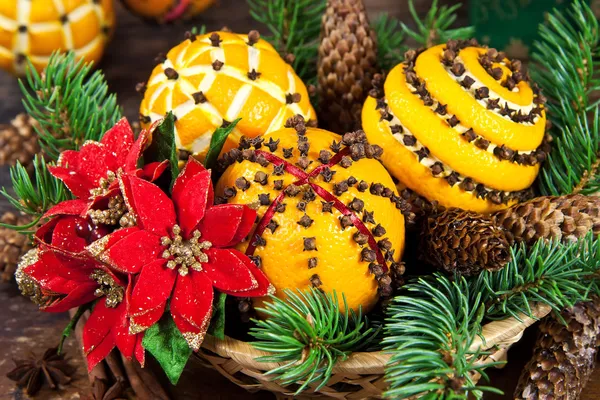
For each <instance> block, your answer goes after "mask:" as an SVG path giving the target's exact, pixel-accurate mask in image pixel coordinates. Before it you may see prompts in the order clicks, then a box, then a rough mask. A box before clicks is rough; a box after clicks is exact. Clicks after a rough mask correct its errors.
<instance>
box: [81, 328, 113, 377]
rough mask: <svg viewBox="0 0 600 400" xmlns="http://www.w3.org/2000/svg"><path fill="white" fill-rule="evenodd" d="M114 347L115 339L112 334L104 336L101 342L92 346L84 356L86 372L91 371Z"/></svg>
mask: <svg viewBox="0 0 600 400" xmlns="http://www.w3.org/2000/svg"><path fill="white" fill-rule="evenodd" d="M114 348H115V339H114V338H113V337H112V335H110V336H107V337H105V338H104V340H102V342H100V343H99V344H98V345H97V346H96V347H94V349H93V350H91V351H90V352H89V353H88V354H87V355H86V356H85V358H86V361H87V366H88V373H89V372H91V371H92V370H93V369H94V367H95V366H96V365H98V364H99V363H100V362H101V361H102V360H104V359H105V358H106V357H107V356H108V355H109V354H110V352H111V351H112V350H113V349H114Z"/></svg>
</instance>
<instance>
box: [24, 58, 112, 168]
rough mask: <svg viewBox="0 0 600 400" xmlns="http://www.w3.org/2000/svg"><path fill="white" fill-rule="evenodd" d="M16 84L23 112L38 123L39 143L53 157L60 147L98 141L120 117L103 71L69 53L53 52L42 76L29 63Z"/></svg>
mask: <svg viewBox="0 0 600 400" xmlns="http://www.w3.org/2000/svg"><path fill="white" fill-rule="evenodd" d="M19 85H20V87H21V91H22V93H23V104H24V106H25V109H26V111H27V112H28V113H29V115H31V116H32V117H33V118H35V119H36V120H37V121H39V123H40V128H39V129H37V132H38V134H39V137H40V145H41V147H42V149H43V151H44V153H45V154H46V155H47V156H49V157H50V158H52V159H53V160H56V159H57V158H58V156H59V154H60V153H61V152H62V151H63V150H66V149H78V148H79V146H81V145H82V144H83V143H84V142H85V141H86V140H99V139H100V138H101V137H102V135H103V134H104V132H106V131H107V130H108V129H109V128H110V127H112V126H113V125H114V124H115V123H116V122H117V121H118V120H119V119H120V118H121V109H120V108H119V107H118V105H117V99H116V96H115V95H112V94H111V95H109V94H108V85H107V84H106V81H105V79H104V76H103V75H102V72H100V71H95V72H92V66H91V65H90V64H85V63H84V62H83V61H77V59H76V58H75V54H74V53H72V52H69V53H67V54H59V53H54V54H53V55H52V56H51V57H50V61H49V62H48V66H47V67H46V69H45V70H44V73H43V74H41V75H40V74H38V73H37V72H36V70H35V68H34V67H33V65H32V64H31V62H29V67H28V68H27V75H26V79H25V80H24V81H23V80H20V81H19Z"/></svg>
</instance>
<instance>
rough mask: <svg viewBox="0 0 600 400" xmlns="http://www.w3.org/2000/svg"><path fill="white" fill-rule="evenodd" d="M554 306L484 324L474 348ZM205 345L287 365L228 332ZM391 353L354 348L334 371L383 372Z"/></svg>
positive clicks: (247, 361) (515, 331)
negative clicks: (268, 358) (234, 337)
mask: <svg viewBox="0 0 600 400" xmlns="http://www.w3.org/2000/svg"><path fill="white" fill-rule="evenodd" d="M551 310H552V309H551V308H550V306H548V305H545V304H534V305H532V306H531V314H532V316H528V315H526V314H520V315H519V318H518V319H517V318H515V317H509V318H506V319H503V320H498V321H492V322H489V323H487V324H486V325H484V326H483V331H482V336H483V338H484V339H485V340H483V339H482V338H481V337H476V338H475V339H474V342H473V344H472V346H471V350H473V351H474V350H477V349H481V350H488V349H491V348H492V347H494V346H502V347H507V346H510V345H511V344H513V343H516V342H517V341H519V340H520V339H521V337H522V336H523V332H524V331H525V329H526V328H527V327H529V326H531V325H532V324H534V323H535V322H536V321H538V320H539V319H540V318H542V317H545V316H546V315H548V314H549V313H550V311H551ZM202 348H203V349H204V350H208V351H211V352H213V353H215V354H218V355H219V356H221V357H224V358H231V359H232V360H234V361H236V362H237V363H238V364H240V365H241V366H243V367H246V368H250V369H255V370H259V371H269V370H271V369H274V368H277V367H280V366H283V365H284V363H275V362H261V361H257V358H259V357H264V356H269V355H270V353H268V352H266V351H261V350H257V349H256V348H254V346H252V343H251V342H244V341H241V340H237V339H233V338H231V337H228V336H226V337H225V338H224V339H223V340H221V339H217V338H216V337H214V336H212V335H206V337H205V339H204V342H203V343H202ZM390 357H391V354H389V353H387V352H385V351H373V352H363V351H361V352H354V353H352V354H350V356H348V358H347V359H345V360H342V361H339V362H337V363H336V365H335V366H334V368H333V373H342V374H361V375H364V374H383V373H384V368H385V365H386V364H387V363H388V361H389V359H390Z"/></svg>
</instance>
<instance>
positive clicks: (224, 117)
mask: <svg viewBox="0 0 600 400" xmlns="http://www.w3.org/2000/svg"><path fill="white" fill-rule="evenodd" d="M187 36H188V38H187V39H186V40H184V41H183V42H182V43H181V44H179V45H177V46H175V47H174V48H173V49H171V50H170V51H169V53H168V54H167V55H166V56H164V57H162V58H160V59H159V64H158V65H157V66H156V67H155V68H154V70H153V72H152V75H151V77H150V79H149V80H148V82H147V84H146V85H140V86H139V88H140V90H142V91H144V100H143V101H142V104H141V106H140V118H141V122H142V126H143V127H146V128H147V127H149V126H150V124H152V123H153V122H155V121H157V120H159V119H161V118H163V117H164V115H165V114H166V113H168V112H169V111H170V112H172V113H173V114H174V115H175V118H176V122H175V139H176V142H177V148H178V149H180V150H183V151H184V154H186V155H187V153H188V152H189V153H192V154H194V155H195V156H197V157H198V158H200V159H202V158H203V157H204V155H205V154H206V152H207V150H208V147H209V145H210V142H211V138H212V135H213V133H214V132H215V130H216V129H217V128H219V127H221V126H226V125H228V124H229V123H231V122H232V121H234V120H236V119H238V118H240V119H241V120H240V121H239V123H238V124H237V125H236V127H235V128H234V130H233V131H232V133H231V134H230V135H229V136H228V137H227V141H226V143H225V146H224V148H223V151H228V150H229V149H232V148H234V147H236V146H237V145H238V143H239V140H240V137H241V136H246V137H250V138H252V137H256V136H258V135H262V134H265V133H268V132H272V131H275V130H278V129H280V128H282V127H283V125H284V123H285V121H286V120H287V119H288V118H290V117H291V116H293V115H296V114H300V115H302V116H303V117H304V118H305V119H307V120H311V119H312V120H313V122H316V121H315V120H314V119H315V112H314V110H313V108H312V106H311V105H310V101H309V98H308V92H307V90H306V86H305V85H304V83H303V82H302V81H301V80H300V78H298V76H297V75H296V73H295V72H294V70H293V68H292V67H291V66H290V65H289V64H287V63H286V62H285V61H284V60H283V59H282V58H281V57H280V56H279V54H278V53H277V51H275V49H274V48H273V47H272V46H271V45H270V44H269V43H267V42H266V41H264V40H262V39H260V35H259V34H258V32H256V31H253V32H250V33H249V34H248V35H241V34H235V33H229V32H212V33H208V34H205V35H201V36H196V35H193V34H188V35H187Z"/></svg>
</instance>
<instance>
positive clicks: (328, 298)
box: [250, 289, 378, 394]
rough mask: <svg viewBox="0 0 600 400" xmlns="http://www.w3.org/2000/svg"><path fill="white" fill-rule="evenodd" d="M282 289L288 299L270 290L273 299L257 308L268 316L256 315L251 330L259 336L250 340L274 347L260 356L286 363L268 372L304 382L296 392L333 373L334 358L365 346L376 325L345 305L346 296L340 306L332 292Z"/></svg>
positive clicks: (284, 381) (264, 347)
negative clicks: (263, 355)
mask: <svg viewBox="0 0 600 400" xmlns="http://www.w3.org/2000/svg"><path fill="white" fill-rule="evenodd" d="M285 295H286V297H287V298H286V300H281V299H279V298H276V297H274V296H272V297H271V299H272V302H269V303H266V305H265V307H264V308H259V309H258V311H260V312H262V313H263V314H264V315H265V316H266V318H265V319H261V320H258V321H255V322H256V326H255V327H253V328H252V329H251V331H250V334H251V335H252V336H253V337H254V338H256V339H257V341H256V342H253V343H252V344H253V346H254V347H255V348H257V349H259V350H263V351H267V352H270V353H272V355H271V356H265V357H261V358H260V359H259V360H260V361H264V362H277V363H284V364H283V365H282V366H281V367H278V368H275V369H272V370H270V371H269V372H268V374H269V375H274V376H275V378H276V379H277V380H279V381H280V382H282V384H284V385H289V384H292V383H300V382H302V383H301V384H300V386H299V387H298V390H297V391H296V394H298V393H300V392H302V391H303V390H305V389H306V388H307V387H308V386H309V385H311V384H316V388H315V391H317V390H319V389H320V388H321V387H323V385H325V384H326V383H327V381H328V380H329V378H330V377H331V374H332V371H333V367H334V365H335V363H336V362H337V361H338V360H343V359H345V358H346V357H347V356H348V355H349V354H350V353H351V352H352V351H357V350H360V349H361V348H364V347H365V346H367V345H368V344H369V343H370V341H371V340H372V339H373V338H374V337H375V335H376V334H377V331H378V330H377V329H374V328H371V327H369V322H368V320H367V319H366V317H364V316H363V315H362V312H361V310H360V309H359V311H358V313H355V312H353V311H352V310H348V307H347V304H346V298H345V297H344V296H342V303H343V304H344V309H345V311H344V312H341V311H340V307H339V303H338V296H337V294H336V293H335V292H334V293H333V294H325V293H322V292H321V291H319V290H317V289H310V290H309V291H306V292H303V291H300V290H298V291H297V292H294V291H290V290H286V291H285Z"/></svg>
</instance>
